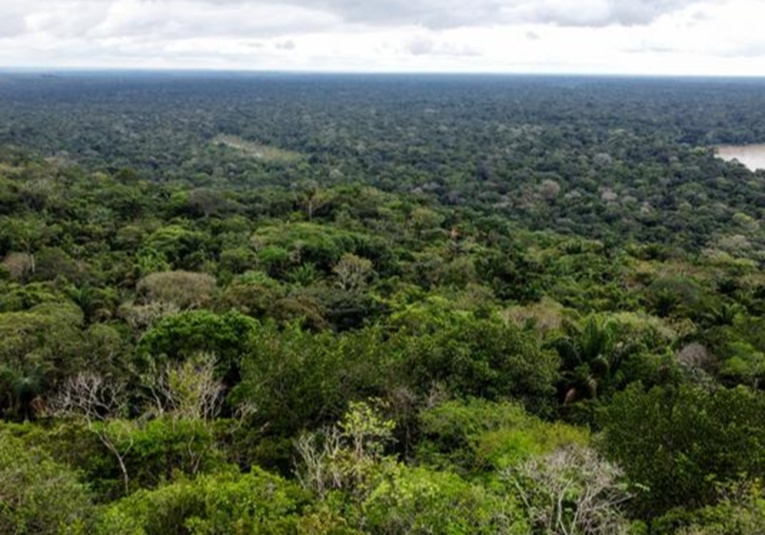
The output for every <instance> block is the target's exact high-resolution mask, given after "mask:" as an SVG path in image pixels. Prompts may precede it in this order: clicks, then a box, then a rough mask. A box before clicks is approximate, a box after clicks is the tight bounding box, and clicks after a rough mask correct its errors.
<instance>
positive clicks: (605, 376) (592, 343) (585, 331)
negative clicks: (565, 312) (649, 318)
mask: <svg viewBox="0 0 765 535" xmlns="http://www.w3.org/2000/svg"><path fill="white" fill-rule="evenodd" d="M564 332H565V334H564V335H563V336H562V337H561V338H559V339H558V340H556V341H555V342H554V346H555V348H556V349H557V351H558V354H559V355H560V357H561V371H562V373H561V387H562V393H563V399H564V402H565V403H571V402H574V401H577V400H579V399H583V398H596V397H598V395H599V394H600V393H601V392H602V391H603V390H605V389H606V388H607V387H608V386H610V384H611V383H612V382H613V380H614V377H615V375H616V373H617V370H618V368H619V366H620V364H621V362H622V360H623V358H622V357H623V352H622V351H621V350H620V349H621V348H620V344H619V343H618V341H617V336H616V325H615V324H614V323H613V322H611V321H608V320H605V319H603V318H599V317H597V316H595V315H592V316H590V317H588V318H587V320H586V321H585V322H584V324H583V325H578V324H576V323H574V322H568V323H566V324H565V325H564Z"/></svg>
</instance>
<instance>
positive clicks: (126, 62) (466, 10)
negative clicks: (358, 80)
mask: <svg viewBox="0 0 765 535" xmlns="http://www.w3.org/2000/svg"><path fill="white" fill-rule="evenodd" d="M0 67H45V68H50V67H109V68H211V69H246V70H262V69H266V70H309V71H379V72H389V71H396V72H401V71H404V72H409V71H417V72H511V73H512V72H529V73H540V72H541V73H618V74H698V75H754V76H765V0H709V1H706V2H703V1H702V2H699V1H693V0H377V1H375V0H0Z"/></svg>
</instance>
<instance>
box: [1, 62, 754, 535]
mask: <svg viewBox="0 0 765 535" xmlns="http://www.w3.org/2000/svg"><path fill="white" fill-rule="evenodd" d="M764 141H765V81H762V80H755V79H752V80H747V79H741V80H722V79H670V78H642V79H632V78H606V77H603V78H587V77H522V76H507V77H491V76H473V77H458V76H445V75H444V76H392V75H391V76H371V75H369V76H360V75H355V76H351V75H310V76H309V75H297V74H277V73H274V74H259V75H255V74H224V73H218V74H201V73H183V72H178V73H163V74H159V73H123V72H107V73H56V74H49V75H42V74H33V73H27V74H7V73H5V74H0V338H1V339H2V344H1V345H0V419H1V420H2V421H1V422H0V533H24V534H26V533H30V534H31V533H109V534H119V533H125V534H138V533H145V534H155V533H156V534H165V533H184V534H185V533H195V534H203V533H206V534H211V533H306V534H307V533H311V534H314V533H316V534H318V533H326V534H335V533H337V534H341V533H343V534H350V533H374V534H376V533H380V534H396V533H402V534H403V533H443V534H454V533H518V534H520V533H539V534H552V533H554V534H567V535H571V534H575V533H576V534H600V533H635V534H638V533H651V534H669V533H681V534H686V535H690V534H759V533H762V532H763V531H765V506H763V504H764V503H765V494H764V493H763V490H762V485H761V479H762V477H764V476H765V419H764V418H765V416H763V415H765V392H763V388H764V387H765V385H764V384H763V379H764V378H765V320H764V319H763V313H765V274H763V271H762V268H763V262H765V253H763V247H764V246H765V231H764V230H763V228H762V221H763V215H764V213H763V212H764V211H765V172H763V171H756V172H752V171H750V170H749V169H747V168H746V167H744V166H743V165H741V164H739V163H736V162H725V161H723V160H722V159H720V158H717V157H716V156H715V152H714V146H715V145H717V144H723V143H755V142H764Z"/></svg>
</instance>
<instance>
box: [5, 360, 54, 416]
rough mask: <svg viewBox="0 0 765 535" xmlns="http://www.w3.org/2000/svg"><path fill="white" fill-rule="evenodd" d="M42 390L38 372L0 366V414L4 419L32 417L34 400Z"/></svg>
mask: <svg viewBox="0 0 765 535" xmlns="http://www.w3.org/2000/svg"><path fill="white" fill-rule="evenodd" d="M42 389H43V377H42V375H41V374H40V373H39V370H31V371H30V370H21V369H18V368H12V367H10V366H8V365H2V366H0V392H1V393H2V397H0V414H3V415H4V416H5V417H6V418H10V419H19V420H27V419H29V418H30V417H33V416H34V409H33V404H34V400H35V399H36V398H37V397H38V396H39V395H40V393H41V392H42Z"/></svg>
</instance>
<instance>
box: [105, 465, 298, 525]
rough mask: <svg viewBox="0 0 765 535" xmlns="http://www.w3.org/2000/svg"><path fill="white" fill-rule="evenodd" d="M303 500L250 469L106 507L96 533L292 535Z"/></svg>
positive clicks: (203, 478) (290, 487) (179, 484)
mask: <svg viewBox="0 0 765 535" xmlns="http://www.w3.org/2000/svg"><path fill="white" fill-rule="evenodd" d="M304 500H305V497H304V495H303V493H302V492H301V491H300V489H299V487H297V486H296V485H294V484H292V483H289V482H287V481H284V480H283V479H281V478H278V477H276V476H271V475H268V474H266V473H265V472H263V471H261V470H258V469H253V471H252V472H250V473H247V474H237V473H231V472H227V471H223V472H219V473H217V474H215V475H210V476H200V477H198V478H196V479H184V480H180V481H176V482H174V483H171V484H168V485H166V486H163V487H160V488H158V489H156V490H141V491H138V492H136V493H135V494H133V495H131V496H129V497H127V498H124V499H122V500H120V501H118V502H115V503H114V504H112V505H110V506H109V507H108V508H107V509H106V510H105V512H104V513H103V515H102V518H101V519H100V520H99V522H98V528H97V529H96V530H95V533H102V534H104V535H173V534H178V535H183V534H194V535H213V534H223V533H227V534H228V533H230V534H234V535H235V534H256V533H260V534H263V535H266V534H268V535H270V534H274V535H277V534H282V533H284V534H287V533H296V522H297V513H298V510H299V508H300V507H301V506H302V505H303V503H304Z"/></svg>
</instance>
